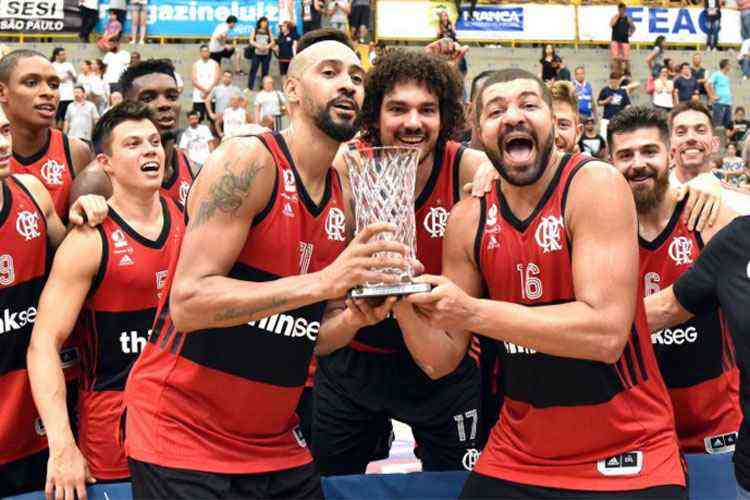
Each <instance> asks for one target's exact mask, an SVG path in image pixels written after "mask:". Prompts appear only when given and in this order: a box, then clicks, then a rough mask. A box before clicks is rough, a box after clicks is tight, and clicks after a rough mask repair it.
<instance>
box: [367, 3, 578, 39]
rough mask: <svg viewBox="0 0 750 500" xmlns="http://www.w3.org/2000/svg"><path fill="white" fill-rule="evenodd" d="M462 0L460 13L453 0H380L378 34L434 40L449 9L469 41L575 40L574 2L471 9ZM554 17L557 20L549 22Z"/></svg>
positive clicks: (456, 24) (482, 6)
mask: <svg viewBox="0 0 750 500" xmlns="http://www.w3.org/2000/svg"><path fill="white" fill-rule="evenodd" d="M470 10H471V9H470V6H469V4H468V3H467V4H462V5H461V10H460V12H459V13H458V14H459V15H458V16H457V15H456V14H457V12H456V6H455V3H454V2H452V1H451V2H445V1H437V0H380V1H378V4H377V19H376V20H377V23H376V24H377V26H376V28H377V36H378V38H383V39H386V40H434V39H435V38H436V37H437V29H438V16H439V14H440V13H441V12H442V11H447V12H448V14H449V15H450V17H451V19H455V20H456V23H455V28H456V34H457V35H458V38H459V39H460V40H462V41H466V42H473V41H477V42H487V41H493V40H497V41H501V40H559V41H566V40H574V39H575V7H574V6H572V5H546V4H545V5H535V4H520V5H513V4H507V5H505V4H504V5H493V4H478V5H477V6H476V8H475V9H474V11H473V12H470ZM550 19H554V20H555V22H554V23H550V22H549V21H550Z"/></svg>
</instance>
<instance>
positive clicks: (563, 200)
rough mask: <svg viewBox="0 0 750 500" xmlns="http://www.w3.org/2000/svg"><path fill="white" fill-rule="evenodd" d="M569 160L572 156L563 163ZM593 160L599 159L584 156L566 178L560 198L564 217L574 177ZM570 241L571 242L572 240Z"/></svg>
mask: <svg viewBox="0 0 750 500" xmlns="http://www.w3.org/2000/svg"><path fill="white" fill-rule="evenodd" d="M569 161H570V157H568V158H566V159H565V163H564V164H563V165H566V166H567V163H568V162H569ZM592 161H597V160H595V159H594V158H588V157H586V158H584V159H583V160H581V161H580V162H579V163H578V165H576V166H575V167H573V169H572V170H571V171H570V174H568V178H567V179H566V180H565V186H564V187H563V192H562V198H560V214H561V215H562V216H563V217H565V205H566V204H567V203H568V191H569V190H570V184H571V183H572V182H573V178H574V177H575V176H576V174H577V173H578V172H579V171H580V170H581V168H582V167H583V166H584V165H586V164H587V163H590V162H592ZM568 243H570V241H569V242H568ZM571 253H572V252H571Z"/></svg>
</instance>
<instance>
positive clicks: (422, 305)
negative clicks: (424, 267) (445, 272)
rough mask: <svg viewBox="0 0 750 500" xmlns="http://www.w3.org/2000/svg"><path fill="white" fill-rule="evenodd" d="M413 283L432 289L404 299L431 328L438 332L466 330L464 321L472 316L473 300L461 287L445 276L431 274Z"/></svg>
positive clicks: (419, 277) (416, 279) (418, 278)
mask: <svg viewBox="0 0 750 500" xmlns="http://www.w3.org/2000/svg"><path fill="white" fill-rule="evenodd" d="M414 282H415V283H429V284H431V285H432V287H433V288H432V290H431V291H429V292H426V293H414V294H412V295H409V296H407V297H406V298H405V299H404V300H405V301H406V302H408V303H410V304H412V305H413V306H414V308H415V309H416V311H417V313H418V314H419V315H420V316H421V317H422V318H424V319H425V320H426V321H427V323H429V325H430V326H431V327H433V328H436V329H439V330H466V329H467V328H466V321H467V319H469V318H471V317H473V315H474V309H473V306H472V301H473V300H474V299H473V298H472V297H470V296H469V295H468V294H467V293H466V292H465V291H464V290H463V289H462V288H461V287H459V286H458V285H456V284H455V283H453V282H452V281H451V280H449V279H448V278H446V277H445V276H435V275H433V274H424V275H422V276H418V277H416V278H414Z"/></svg>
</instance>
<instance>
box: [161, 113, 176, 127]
mask: <svg viewBox="0 0 750 500" xmlns="http://www.w3.org/2000/svg"><path fill="white" fill-rule="evenodd" d="M156 123H158V124H159V126H160V127H162V128H168V127H173V126H174V124H175V118H174V117H173V116H169V115H167V116H160V117H159V118H158V119H157V120H156Z"/></svg>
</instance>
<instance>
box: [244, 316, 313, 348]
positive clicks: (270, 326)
mask: <svg viewBox="0 0 750 500" xmlns="http://www.w3.org/2000/svg"><path fill="white" fill-rule="evenodd" d="M247 324H248V325H250V326H254V327H256V328H260V329H261V330H266V331H267V332H271V333H275V334H277V335H283V336H284V337H297V338H300V337H307V338H308V339H310V340H311V341H313V342H315V341H316V340H317V339H318V331H319V330H320V322H319V321H310V322H308V321H307V320H306V319H305V318H295V317H294V316H291V315H289V314H274V315H273V316H268V317H267V318H263V319H261V320H259V321H249V322H248V323H247Z"/></svg>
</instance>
